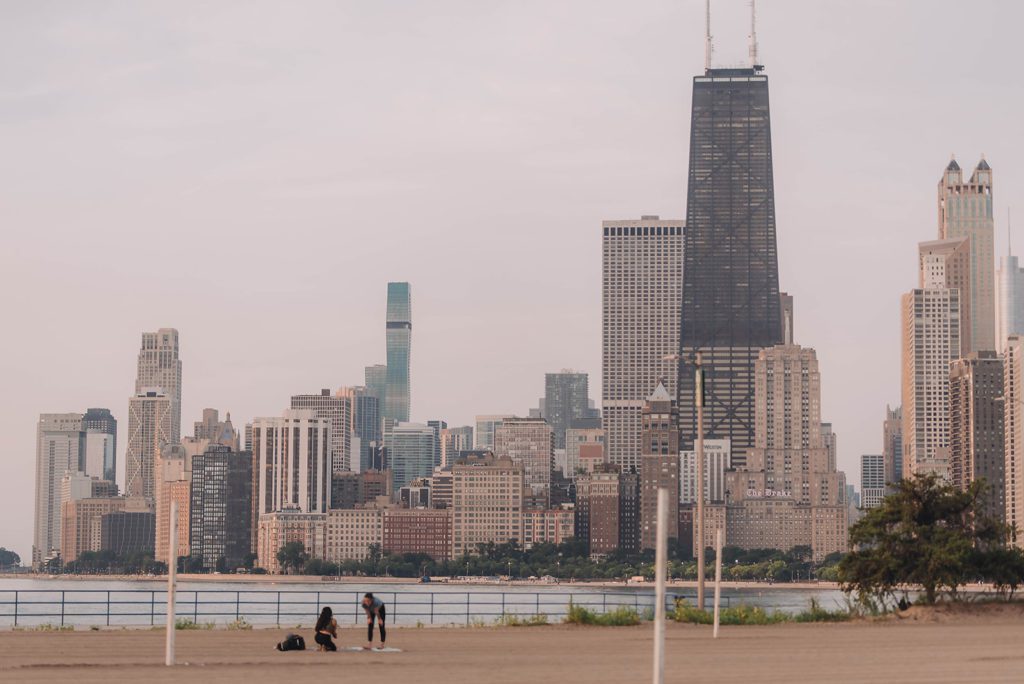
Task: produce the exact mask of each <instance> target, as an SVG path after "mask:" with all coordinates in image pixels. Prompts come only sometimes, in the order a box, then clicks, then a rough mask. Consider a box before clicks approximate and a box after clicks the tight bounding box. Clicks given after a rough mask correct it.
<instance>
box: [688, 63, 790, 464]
mask: <svg viewBox="0 0 1024 684" xmlns="http://www.w3.org/2000/svg"><path fill="white" fill-rule="evenodd" d="M752 54H754V55H756V51H755V50H752ZM755 60H756V57H755ZM753 64H754V66H752V67H751V68H749V69H712V68H708V69H706V70H705V72H704V75H703V76H696V77H694V79H693V109H692V118H691V123H690V175H689V184H688V189H687V203H686V204H687V209H686V234H685V248H684V250H683V254H684V257H683V305H682V321H681V340H680V346H681V355H682V359H681V362H680V365H679V385H678V387H679V419H680V428H681V431H682V436H683V441H684V444H683V448H684V449H692V448H693V442H694V438H695V435H696V416H697V411H696V406H695V403H694V372H693V371H694V367H693V361H694V358H695V355H696V353H697V352H703V363H704V368H705V383H704V406H705V411H704V421H705V422H704V430H705V437H706V438H715V439H722V438H727V439H730V440H731V443H732V463H733V465H735V466H743V465H744V464H745V463H746V457H747V449H749V448H750V447H752V446H754V362H755V361H756V360H757V356H758V352H760V350H761V349H763V348H765V347H770V346H773V345H776V344H779V343H780V342H781V341H782V339H781V331H782V324H781V317H780V311H779V309H780V304H779V268H778V258H777V254H776V246H775V194H774V187H773V179H772V146H771V124H770V116H769V111H768V77H767V76H765V75H764V74H763V73H761V69H762V67H760V66H759V65H756V61H754V62H753Z"/></svg>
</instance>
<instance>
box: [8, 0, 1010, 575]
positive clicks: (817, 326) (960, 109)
mask: <svg viewBox="0 0 1024 684" xmlns="http://www.w3.org/2000/svg"><path fill="white" fill-rule="evenodd" d="M712 5H713V8H714V9H713V29H712V30H713V33H714V34H715V36H716V62H717V63H729V62H735V61H741V60H742V58H743V57H744V55H745V41H746V32H747V26H748V18H747V14H746V13H747V11H748V10H747V2H743V1H740V0H733V1H731V2H725V1H724V0H716V2H713V3H712ZM703 11H704V2H703V1H702V0H688V1H685V2H684V1H677V2H669V1H667V0H666V1H658V0H652V1H651V2H643V3H633V4H628V5H624V4H620V3H615V2H605V1H599V2H581V1H579V0H566V1H565V2H560V3H542V2H523V3H509V4H505V3H494V4H491V3H472V2H456V1H446V0H439V2H435V3H430V4H429V6H428V5H427V4H423V3H401V2H400V3H391V4H388V5H387V6H386V7H385V6H384V5H383V4H378V3H341V4H340V5H339V4H336V3H327V2H324V3H317V2H311V3H306V4H303V5H302V6H295V5H290V4H283V3H270V2H252V3H244V4H243V3H234V2H224V3H218V4H216V5H213V6H203V5H200V4H198V3H188V2H186V3H175V4H173V5H171V4H167V5H146V6H143V5H136V4H133V3H126V2H125V3H109V4H103V5H93V4H88V5H87V4H79V3H47V4H45V5H42V4H28V5H11V6H9V7H8V8H7V21H5V22H4V24H3V26H0V37H2V39H3V40H2V41H0V51H2V55H3V57H4V59H2V60H0V104H2V107H0V120H2V123H3V126H2V128H0V141H2V143H3V148H4V150H5V152H6V153H5V158H6V159H7V160H8V163H7V164H5V165H4V166H3V167H2V169H0V174H2V175H0V188H2V190H0V197H2V200H0V212H2V218H3V225H4V226H5V227H6V231H5V234H6V236H7V244H6V246H5V249H4V250H3V251H2V253H0V254H2V255H0V285H2V286H3V288H4V291H5V292H6V293H7V294H6V296H5V297H4V306H3V314H4V321H5V324H6V326H5V330H6V334H5V335H4V336H3V338H2V340H3V341H2V347H0V372H2V377H3V379H4V382H3V386H4V392H3V396H2V399H0V401H2V405H0V444H2V446H3V452H4V454H5V458H6V461H5V466H4V468H3V471H2V473H3V475H4V477H3V479H2V481H0V502H2V503H0V546H6V547H7V548H11V549H13V550H15V551H17V552H18V553H19V554H20V555H21V557H22V560H23V561H26V562H27V561H28V560H29V559H30V558H31V538H32V511H33V510H34V504H33V497H34V491H35V490H34V478H35V437H36V421H37V419H38V415H39V414H40V413H57V412H82V411H84V410H85V409H86V408H89V407H106V408H109V409H111V411H112V412H113V413H114V415H115V416H116V418H117V419H118V421H119V428H120V430H119V431H120V435H119V439H118V452H119V453H118V468H119V472H120V473H122V474H123V470H124V448H125V446H126V443H127V437H126V435H127V417H128V416H127V406H128V399H129V397H130V395H131V393H132V390H133V387H134V378H135V364H136V356H137V353H138V346H139V341H140V336H141V333H142V332H143V331H150V330H156V329H157V328H160V327H175V328H177V329H178V330H179V331H180V334H181V359H182V362H183V375H184V377H183V383H182V398H183V401H182V432H183V434H188V433H190V432H191V427H192V423H193V421H195V420H198V419H199V418H200V415H201V411H202V409H203V408H204V407H212V408H217V409H219V410H221V411H222V412H224V411H230V412H231V415H232V418H233V420H234V421H235V424H236V426H237V427H239V428H241V426H242V425H243V424H244V423H245V422H246V421H248V420H251V419H252V418H253V417H254V416H264V415H275V414H280V412H281V411H282V410H283V409H284V408H286V407H287V406H288V401H289V397H290V396H291V395H292V394H298V393H310V392H316V391H319V390H320V389H321V388H325V387H326V388H330V389H332V390H333V389H337V388H338V387H339V386H342V385H358V384H362V383H363V367H364V366H366V365H370V364H374V363H383V362H384V357H385V354H384V305H385V296H386V283H387V281H389V280H406V281H409V282H410V283H411V287H412V303H413V335H412V419H413V420H415V421H426V420H429V419H444V420H447V421H448V423H449V425H452V426H457V425H463V424H472V421H473V417H474V416H475V415H476V414H489V413H518V414H525V413H526V412H527V411H528V409H529V408H531V407H535V406H536V405H537V399H538V398H539V397H540V396H542V395H543V390H544V373H545V372H551V371H557V370H560V369H562V368H574V369H577V370H580V371H584V372H587V373H589V374H590V382H591V397H592V398H593V399H595V400H597V401H598V405H599V403H600V402H599V400H600V371H601V365H600V364H601V359H600V352H601V337H600V330H601V310H600V298H601V263H600V256H601V221H602V220H610V219H631V218H639V217H640V216H641V215H642V214H657V215H660V216H661V217H663V218H683V217H685V209H686V174H687V155H688V142H689V123H690V122H689V104H690V89H691V79H692V77H693V76H695V75H698V74H700V73H702V71H703V60H704V46H703V22H704V19H703ZM758 14H759V20H758V39H759V44H760V56H761V61H762V62H763V63H764V64H765V65H766V67H767V69H766V73H767V74H768V76H769V79H770V88H771V105H772V137H773V155H774V163H775V168H774V173H775V195H776V210H777V223H778V249H779V271H780V284H781V289H782V290H784V291H786V292H789V293H790V294H792V295H793V296H794V299H795V317H794V318H795V341H796V342H797V343H798V344H801V345H803V346H808V347H813V348H814V349H816V350H817V353H818V359H819V363H820V367H821V375H822V392H823V397H822V416H823V419H824V420H825V421H827V422H831V423H832V424H833V426H834V429H835V431H836V432H837V434H838V443H839V459H838V460H839V467H840V469H842V470H844V471H845V472H846V473H847V478H848V481H849V482H851V483H857V482H859V457H860V455H861V454H863V453H881V449H882V443H881V442H882V439H881V437H882V420H883V418H884V415H885V407H886V405H887V404H890V405H893V406H895V405H898V404H899V402H900V398H899V389H900V387H899V381H900V378H899V360H900V359H899V357H900V345H899V339H900V330H899V297H900V294H901V293H903V292H905V291H907V290H909V289H910V288H912V287H914V286H915V284H916V250H917V243H918V242H920V241H924V240H930V239H935V238H936V237H937V223H938V219H937V214H936V199H935V192H936V190H935V188H936V184H937V182H938V180H939V178H940V176H941V172H942V170H943V168H944V167H945V165H946V164H947V163H948V161H949V157H950V154H951V153H954V152H955V153H956V155H957V159H958V161H959V162H960V165H961V166H962V167H964V168H965V170H969V169H973V167H974V165H975V164H976V163H977V162H978V160H979V158H980V156H981V155H982V154H983V153H984V154H985V156H986V159H987V160H988V161H989V163H990V164H991V166H992V168H993V172H994V179H995V188H994V201H995V216H996V238H997V240H996V255H997V260H998V257H999V256H1001V255H1002V254H1005V253H1006V248H1007V242H1006V240H1007V236H1006V230H1007V225H1006V212H1007V207H1008V206H1017V205H1019V204H1020V203H1019V202H1018V201H1017V197H1019V196H1020V191H1019V188H1020V187H1021V184H1022V182H1024V171H1022V169H1024V144H1022V142H1021V136H1020V119H1021V117H1020V108H1021V104H1022V102H1024V99H1022V92H1021V88H1022V86H1021V85H1020V82H1019V77H1018V74H1016V69H1015V67H1014V66H1013V65H1014V64H1015V60H1014V59H1013V58H1014V57H1015V54H1014V53H1015V49H1014V48H1015V46H1016V42H1015V41H1016V35H1015V34H1016V27H1017V26H1018V25H1019V23H1020V21H1021V19H1022V18H1024V9H1022V8H1020V7H1018V6H1017V5H1006V4H1002V3H998V2H995V1H990V2H977V3H972V4H971V5H970V6H969V7H968V6H965V5H963V4H962V3H954V2H927V3H926V2H923V1H921V2H904V3H890V2H883V1H881V0H876V1H864V0H857V1H854V0H847V1H837V2H830V3H819V2H811V1H809V0H807V1H798V0H792V1H784V0H776V1H767V2H761V3H759V5H758ZM1017 242H1018V244H1024V238H1022V239H1018V241H1017ZM119 484H121V485H123V479H122V480H121V481H120V482H119Z"/></svg>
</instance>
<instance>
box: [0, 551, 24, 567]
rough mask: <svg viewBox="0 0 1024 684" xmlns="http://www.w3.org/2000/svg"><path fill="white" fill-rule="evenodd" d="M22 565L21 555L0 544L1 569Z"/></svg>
mask: <svg viewBox="0 0 1024 684" xmlns="http://www.w3.org/2000/svg"><path fill="white" fill-rule="evenodd" d="M18 565H21V556H19V555H18V554H16V553H15V552H14V551H8V550H7V549H5V548H4V547H2V546H0V570H2V569H4V568H9V567H16V566H18Z"/></svg>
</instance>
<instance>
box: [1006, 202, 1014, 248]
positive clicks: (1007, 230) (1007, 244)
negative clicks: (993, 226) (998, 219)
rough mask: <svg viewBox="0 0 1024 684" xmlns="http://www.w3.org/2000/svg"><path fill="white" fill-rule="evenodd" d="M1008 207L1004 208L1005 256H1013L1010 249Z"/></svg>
mask: <svg viewBox="0 0 1024 684" xmlns="http://www.w3.org/2000/svg"><path fill="white" fill-rule="evenodd" d="M1010 240H1011V238H1010V207H1006V256H1013V250H1012V249H1010Z"/></svg>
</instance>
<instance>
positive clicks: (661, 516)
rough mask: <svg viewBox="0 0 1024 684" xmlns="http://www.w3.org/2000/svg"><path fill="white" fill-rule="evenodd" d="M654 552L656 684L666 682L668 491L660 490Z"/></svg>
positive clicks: (664, 488)
mask: <svg viewBox="0 0 1024 684" xmlns="http://www.w3.org/2000/svg"><path fill="white" fill-rule="evenodd" d="M657 522H658V529H657V541H656V543H655V551H654V684H662V682H664V681H665V568H666V565H667V561H668V558H667V556H668V489H667V488H666V487H659V488H658V518H657Z"/></svg>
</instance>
